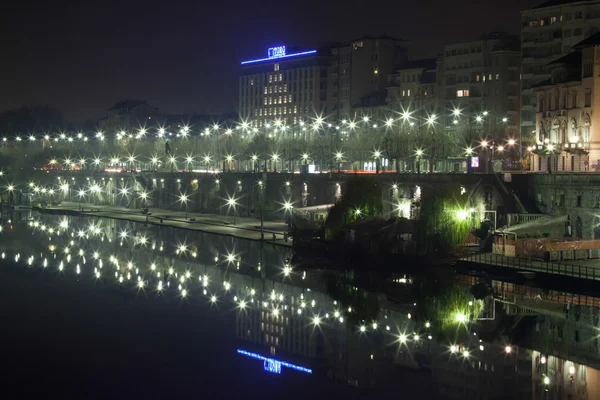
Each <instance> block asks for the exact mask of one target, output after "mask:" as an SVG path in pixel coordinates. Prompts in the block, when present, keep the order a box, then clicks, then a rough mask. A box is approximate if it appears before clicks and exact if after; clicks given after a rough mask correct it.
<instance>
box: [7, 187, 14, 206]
mask: <svg viewBox="0 0 600 400" xmlns="http://www.w3.org/2000/svg"><path fill="white" fill-rule="evenodd" d="M7 190H8V205H9V206H11V205H12V203H13V192H14V190H15V187H14V186H13V185H8V188H7Z"/></svg>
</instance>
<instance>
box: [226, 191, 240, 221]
mask: <svg viewBox="0 0 600 400" xmlns="http://www.w3.org/2000/svg"><path fill="white" fill-rule="evenodd" d="M237 204H238V203H237V200H236V199H235V198H234V197H229V199H228V200H227V216H228V217H229V210H230V209H231V208H233V225H234V226H235V217H236V210H235V206H236V205H237Z"/></svg>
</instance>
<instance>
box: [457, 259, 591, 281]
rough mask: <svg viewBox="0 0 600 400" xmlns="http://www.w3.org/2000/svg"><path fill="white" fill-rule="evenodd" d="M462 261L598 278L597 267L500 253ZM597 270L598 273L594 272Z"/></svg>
mask: <svg viewBox="0 0 600 400" xmlns="http://www.w3.org/2000/svg"><path fill="white" fill-rule="evenodd" d="M462 260H463V261H468V262H475V263H480V264H488V265H498V266H501V267H507V268H515V269H522V270H528V271H535V272H544V273H547V274H554V275H563V276H571V277H574V278H580V279H591V280H600V264H599V268H595V267H593V266H586V265H573V264H563V263H555V262H550V261H537V260H531V259H527V258H518V257H506V256H503V255H501V254H492V253H480V254H475V255H472V256H469V257H465V258H463V259H462ZM596 270H598V273H597V272H596Z"/></svg>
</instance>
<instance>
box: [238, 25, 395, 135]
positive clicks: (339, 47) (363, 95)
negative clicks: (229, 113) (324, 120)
mask: <svg viewBox="0 0 600 400" xmlns="http://www.w3.org/2000/svg"><path fill="white" fill-rule="evenodd" d="M405 60H406V47H405V46H404V42H403V41H402V40H401V39H397V38H392V37H388V36H378V37H363V38H360V39H357V40H354V41H352V42H350V43H344V44H335V45H329V46H325V47H323V48H321V49H319V50H308V51H307V50H302V51H291V52H290V51H289V50H288V49H286V47H285V46H278V47H273V48H269V49H268V51H267V57H264V58H259V59H256V60H249V61H244V62H242V63H241V69H242V71H241V73H240V77H239V113H240V115H241V117H242V118H243V119H244V120H248V121H251V122H253V123H255V124H256V126H258V127H262V126H265V125H266V124H267V123H268V122H267V121H273V120H281V121H282V123H284V124H288V125H290V124H296V123H299V122H300V121H305V120H308V119H309V118H315V117H316V116H319V115H321V116H329V117H332V118H334V119H338V120H342V119H343V118H352V113H353V111H352V107H353V106H360V104H361V102H362V104H363V105H364V104H369V103H370V102H371V99H372V98H373V96H375V97H377V94H380V93H382V92H385V88H386V86H387V83H388V77H389V75H390V74H391V73H392V72H394V71H395V70H396V69H397V68H398V67H399V66H400V65H401V64H402V63H403V62H404V61H405Z"/></svg>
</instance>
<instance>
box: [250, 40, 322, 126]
mask: <svg viewBox="0 0 600 400" xmlns="http://www.w3.org/2000/svg"><path fill="white" fill-rule="evenodd" d="M329 65H331V57H330V56H329V54H327V53H326V52H325V53H323V52H322V51H317V50H306V49H303V50H298V51H293V50H291V49H289V48H286V47H285V46H278V47H272V48H269V49H268V51H267V54H266V56H265V57H261V58H258V59H254V60H247V61H243V62H242V63H241V69H242V70H241V73H240V77H239V83H240V86H239V114H240V117H241V118H242V119H243V120H244V121H250V122H251V123H252V124H253V125H254V126H256V127H264V126H265V125H267V124H268V123H270V122H273V121H274V120H279V121H281V122H282V123H284V124H287V125H291V124H296V123H299V122H300V121H303V120H305V119H307V118H308V117H314V116H315V114H322V113H324V112H325V111H326V103H327V69H328V67H329Z"/></svg>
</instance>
